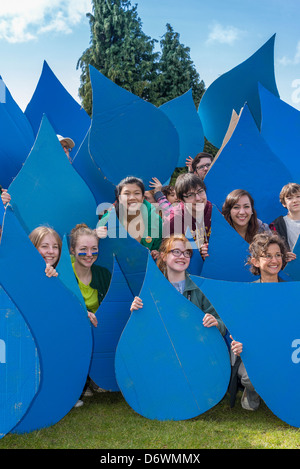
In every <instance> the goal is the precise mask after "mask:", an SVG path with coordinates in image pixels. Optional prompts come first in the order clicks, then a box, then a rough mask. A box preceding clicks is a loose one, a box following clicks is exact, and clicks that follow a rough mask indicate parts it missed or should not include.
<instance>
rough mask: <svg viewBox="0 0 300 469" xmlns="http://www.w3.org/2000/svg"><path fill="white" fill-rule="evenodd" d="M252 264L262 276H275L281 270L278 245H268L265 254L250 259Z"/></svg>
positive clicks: (280, 255) (280, 256)
mask: <svg viewBox="0 0 300 469" xmlns="http://www.w3.org/2000/svg"><path fill="white" fill-rule="evenodd" d="M251 262H252V264H253V265H254V266H255V267H258V268H259V269H260V273H261V275H262V276H268V277H272V276H274V277H275V276H277V274H278V272H280V270H281V268H282V254H281V250H280V247H279V245H278V244H276V243H274V244H270V246H269V247H268V249H267V251H266V253H265V254H264V255H263V256H260V257H259V258H258V259H256V258H252V259H251Z"/></svg>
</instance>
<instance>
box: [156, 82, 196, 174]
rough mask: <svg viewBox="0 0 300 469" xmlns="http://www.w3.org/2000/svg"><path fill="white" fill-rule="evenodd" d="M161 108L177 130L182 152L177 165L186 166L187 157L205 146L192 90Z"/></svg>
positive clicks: (192, 155) (193, 156) (193, 155)
mask: <svg viewBox="0 0 300 469" xmlns="http://www.w3.org/2000/svg"><path fill="white" fill-rule="evenodd" d="M159 109H161V110H162V111H163V112H164V113H165V114H166V115H167V116H168V118H169V119H170V121H171V122H173V124H174V126H175V128H176V130H177V133H178V135H179V147H180V154H179V159H178V162H177V164H176V166H177V167H179V168H181V167H185V165H186V164H185V163H186V159H187V158H188V157H189V156H191V157H192V158H195V156H196V155H197V153H200V152H201V151H203V148H204V134H203V127H202V123H201V120H200V118H199V114H198V113H197V111H196V108H195V103H194V100H193V94H192V90H189V91H187V92H186V93H184V94H183V95H182V96H179V98H175V99H172V100H171V101H168V102H167V103H165V104H163V105H162V106H160V108H159ZM174 169H175V168H174Z"/></svg>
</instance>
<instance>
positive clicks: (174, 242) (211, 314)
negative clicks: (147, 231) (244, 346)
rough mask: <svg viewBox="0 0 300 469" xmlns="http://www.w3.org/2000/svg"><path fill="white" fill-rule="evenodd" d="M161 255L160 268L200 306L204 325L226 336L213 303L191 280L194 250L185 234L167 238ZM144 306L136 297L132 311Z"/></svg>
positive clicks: (177, 287)
mask: <svg viewBox="0 0 300 469" xmlns="http://www.w3.org/2000/svg"><path fill="white" fill-rule="evenodd" d="M159 252H160V256H159V259H158V262H157V266H158V268H159V269H160V270H161V271H162V273H163V274H164V275H165V277H166V278H167V279H168V280H169V282H170V283H172V285H173V286H174V287H175V288H176V289H177V290H178V291H179V292H180V293H181V294H182V295H183V296H184V297H185V298H187V299H188V300H190V301H191V302H192V303H193V304H194V305H195V306H198V308H200V309H201V310H202V311H203V313H204V317H203V325H204V327H212V326H216V327H217V328H218V329H219V331H220V332H221V334H222V335H223V336H224V335H225V333H226V328H225V325H224V323H223V321H222V320H221V318H220V317H219V315H218V313H217V312H216V311H215V309H214V307H213V306H212V304H211V303H210V302H209V301H208V299H207V298H206V297H205V296H204V295H203V293H202V291H201V290H200V288H199V287H198V286H197V285H196V284H195V283H194V282H193V281H192V280H191V278H190V277H189V274H188V273H187V269H188V267H189V265H190V260H191V257H192V255H193V250H192V248H191V245H190V243H189V241H188V240H187V238H186V237H185V236H184V235H181V234H179V235H171V236H170V238H165V239H164V240H163V242H162V243H161V246H160V250H159ZM142 307H143V301H142V299H141V298H139V297H135V298H134V301H133V303H132V305H131V311H133V310H137V309H140V308H142Z"/></svg>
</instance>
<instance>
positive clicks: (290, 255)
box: [285, 252, 297, 262]
mask: <svg viewBox="0 0 300 469" xmlns="http://www.w3.org/2000/svg"><path fill="white" fill-rule="evenodd" d="M296 258H297V255H296V254H295V253H294V252H287V253H286V258H285V260H286V262H291V261H294V260H295V259H296Z"/></svg>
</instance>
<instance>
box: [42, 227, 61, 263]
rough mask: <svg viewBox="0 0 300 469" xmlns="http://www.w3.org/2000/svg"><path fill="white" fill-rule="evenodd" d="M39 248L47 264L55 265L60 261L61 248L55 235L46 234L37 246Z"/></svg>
mask: <svg viewBox="0 0 300 469" xmlns="http://www.w3.org/2000/svg"><path fill="white" fill-rule="evenodd" d="M37 250H38V251H39V253H40V254H41V256H42V257H43V259H44V261H45V262H46V264H50V265H55V264H56V263H57V262H58V259H59V254H60V250H59V244H58V242H57V240H56V239H55V236H54V235H52V234H46V235H45V236H44V237H43V239H42V241H41V242H40V244H39V246H37Z"/></svg>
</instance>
